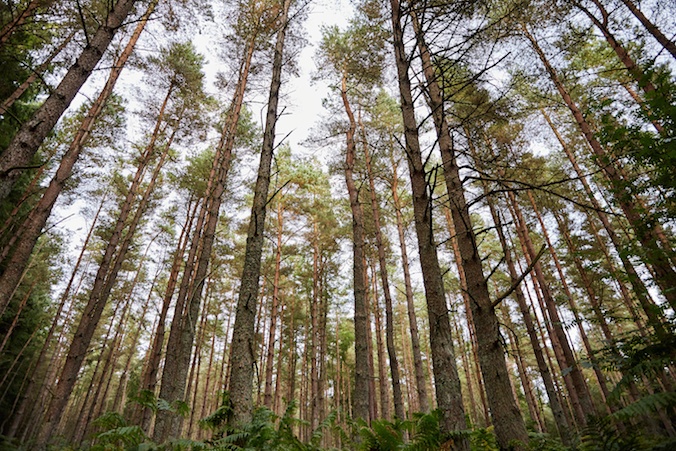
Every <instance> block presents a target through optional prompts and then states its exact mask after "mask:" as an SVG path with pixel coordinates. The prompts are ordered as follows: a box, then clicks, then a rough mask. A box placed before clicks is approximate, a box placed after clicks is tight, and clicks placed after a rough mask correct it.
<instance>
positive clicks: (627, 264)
mask: <svg viewBox="0 0 676 451" xmlns="http://www.w3.org/2000/svg"><path fill="white" fill-rule="evenodd" d="M541 113H542V115H543V116H544V118H545V120H546V121H547V124H549V126H550V128H551V129H552V131H553V132H554V135H555V136H556V138H557V140H558V141H559V144H561V148H562V149H563V151H564V152H565V154H566V156H567V157H568V160H569V161H570V164H571V165H572V166H573V169H574V170H575V173H576V174H577V177H578V179H579V180H580V183H582V186H583V188H584V191H585V193H586V194H587V197H588V198H589V201H590V202H591V204H592V206H593V207H594V211H595V212H596V214H597V216H598V218H599V220H600V221H601V223H602V224H603V227H604V229H605V230H606V233H607V234H608V237H609V238H610V241H611V243H612V244H613V247H614V248H615V250H616V251H617V254H618V255H619V257H620V261H621V262H622V266H623V268H624V270H625V272H626V274H627V278H628V279H629V283H630V284H631V286H632V288H633V292H634V295H635V296H636V298H637V300H638V302H639V304H640V305H641V308H642V309H643V311H644V313H645V314H646V316H647V318H648V321H649V323H650V325H651V327H653V329H654V330H655V333H656V334H657V336H658V337H659V338H660V339H662V340H666V339H667V337H668V333H667V331H666V329H665V327H664V324H663V320H662V313H661V310H660V309H659V308H658V307H657V306H656V305H655V304H654V302H652V300H651V299H650V294H649V293H648V289H647V288H646V286H645V284H644V283H643V281H642V280H641V278H640V277H639V275H638V273H637V272H636V269H635V268H634V265H633V263H632V262H631V261H630V260H629V258H628V257H627V255H626V252H624V248H625V245H624V244H623V243H622V241H621V239H620V237H619V236H618V234H617V232H616V231H615V227H613V225H612V224H611V222H610V219H609V218H608V215H607V214H606V213H605V210H604V209H603V208H601V205H600V204H599V202H598V201H597V200H596V197H595V196H594V192H593V191H592V189H591V187H590V186H589V183H588V182H587V177H586V176H585V174H584V172H583V171H582V168H580V165H579V164H578V163H577V159H576V158H575V155H574V154H573V153H572V151H571V150H570V148H569V147H568V145H567V144H566V142H565V141H564V139H563V137H562V136H561V134H560V133H559V131H558V129H557V128H556V126H555V125H554V123H553V122H552V120H551V118H550V117H549V115H548V114H547V112H546V111H544V110H541ZM630 310H631V308H630Z"/></svg>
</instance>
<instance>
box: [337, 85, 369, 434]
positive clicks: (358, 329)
mask: <svg viewBox="0 0 676 451" xmlns="http://www.w3.org/2000/svg"><path fill="white" fill-rule="evenodd" d="M341 86H342V89H341V93H340V94H341V98H342V100H343V106H344V108H345V113H346V114H347V117H348V119H349V124H350V125H349V128H348V130H347V132H346V140H347V151H346V154H345V182H346V184H347V192H348V195H349V198H350V209H351V211H352V275H353V287H354V288H353V291H354V337H355V340H354V352H355V376H354V384H355V385H354V396H353V397H352V400H353V403H354V404H353V405H352V415H353V418H354V419H359V418H361V419H362V420H365V421H369V419H370V409H369V406H370V402H369V398H370V395H369V392H370V389H369V383H370V381H369V375H368V367H369V363H368V360H369V358H368V328H369V324H368V320H367V318H368V313H367V311H366V303H367V302H366V279H365V272H366V270H365V268H364V259H365V257H364V212H363V210H362V206H361V204H360V203H359V193H358V191H357V186H356V184H355V182H354V175H353V173H354V162H355V157H356V151H357V146H356V143H355V131H356V128H357V122H356V120H355V118H354V113H353V112H352V107H351V106H350V102H349V100H348V97H347V76H346V75H345V74H343V78H342V85H341Z"/></svg>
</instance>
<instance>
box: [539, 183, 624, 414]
mask: <svg viewBox="0 0 676 451" xmlns="http://www.w3.org/2000/svg"><path fill="white" fill-rule="evenodd" d="M528 200H530V204H531V206H532V207H533V211H534V212H535V216H536V217H537V219H538V222H539V223H540V228H541V229H542V235H543V237H544V238H545V241H546V242H547V247H548V249H549V255H551V256H552V260H553V261H554V265H555V266H556V272H557V273H558V275H559V280H560V281H561V285H562V287H563V291H564V293H565V295H566V297H567V298H568V303H569V308H570V311H571V312H572V313H573V317H574V318H575V324H576V325H577V330H578V332H579V334H580V338H581V339H582V344H583V345H584V348H585V351H586V352H587V358H588V359H589V361H590V362H591V364H592V367H593V369H594V374H595V375H596V380H597V381H598V383H599V387H600V388H601V397H602V398H603V405H604V407H606V408H607V409H608V408H610V407H609V405H608V398H609V396H610V391H609V390H608V384H607V381H606V376H605V375H604V374H603V372H602V371H601V365H600V364H599V361H598V359H597V358H596V356H595V354H594V350H593V349H592V347H591V343H590V342H589V337H588V336H587V331H585V329H584V324H583V320H582V317H581V316H580V310H579V308H578V306H577V302H576V301H575V298H574V297H573V293H572V292H571V291H570V287H569V286H568V282H567V281H566V276H565V274H564V273H563V268H562V267H561V262H560V261H559V257H558V255H557V253H556V250H555V249H554V246H553V245H552V242H551V240H550V238H549V232H548V231H547V227H546V226H545V222H544V220H543V218H542V215H541V214H540V209H539V208H538V206H537V204H536V203H535V198H534V197H533V193H532V192H530V191H528ZM585 288H587V290H589V289H590V286H589V285H588V286H586V287H585ZM590 302H593V299H591V298H590ZM607 413H608V414H610V413H612V412H611V411H610V410H609V411H608V412H607Z"/></svg>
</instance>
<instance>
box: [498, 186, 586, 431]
mask: <svg viewBox="0 0 676 451" xmlns="http://www.w3.org/2000/svg"><path fill="white" fill-rule="evenodd" d="M508 195H509V198H510V200H511V206H512V209H513V212H514V214H515V217H514V220H515V222H516V224H517V229H518V230H520V233H519V237H520V239H521V240H522V242H523V245H524V248H525V250H526V252H527V254H528V256H529V259H530V262H531V264H533V271H534V273H535V277H536V278H537V282H538V285H539V286H540V291H541V293H542V297H543V301H544V307H545V309H546V311H547V313H548V315H549V318H550V321H551V327H552V331H553V336H555V337H556V341H557V343H558V345H559V347H560V350H561V354H562V355H561V358H562V362H560V363H563V364H564V366H563V367H562V368H561V371H562V372H563V373H564V374H568V375H569V376H570V380H571V383H572V387H570V388H571V390H569V393H570V395H571V398H572V399H573V400H575V399H577V400H579V403H575V402H574V405H575V407H576V408H575V412H576V420H577V422H578V424H579V425H581V426H584V425H586V424H587V416H588V415H593V414H594V412H595V408H594V404H593V403H592V400H591V396H590V394H589V389H588V387H587V384H586V381H585V379H584V376H583V374H582V371H581V369H580V367H579V365H578V363H577V362H576V359H575V356H574V354H573V350H572V348H571V347H570V342H569V341H568V337H567V335H566V332H565V329H564V328H563V323H562V321H561V318H560V316H559V312H558V310H557V307H556V302H555V301H554V297H553V296H552V294H551V290H550V289H549V284H548V283H547V281H546V279H545V275H544V271H543V270H542V266H541V265H540V262H537V261H535V257H536V252H535V248H534V246H533V242H532V241H531V239H530V236H529V234H528V229H527V226H526V223H525V221H524V218H523V215H522V214H521V209H520V208H519V205H518V204H517V202H516V196H515V195H514V193H513V192H509V193H508Z"/></svg>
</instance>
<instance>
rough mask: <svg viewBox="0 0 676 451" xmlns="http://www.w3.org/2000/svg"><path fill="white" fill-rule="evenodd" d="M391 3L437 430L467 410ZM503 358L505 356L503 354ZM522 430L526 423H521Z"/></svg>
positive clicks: (445, 429)
mask: <svg viewBox="0 0 676 451" xmlns="http://www.w3.org/2000/svg"><path fill="white" fill-rule="evenodd" d="M390 5H391V7H392V31H393V33H392V35H393V46H394V54H395V61H396V66H397V75H398V84H399V93H400V98H401V110H402V116H403V121H404V130H405V131H404V137H405V141H406V149H405V151H406V155H407V161H408V167H409V174H410V177H411V189H412V194H413V211H414V217H415V228H416V234H417V236H418V251H419V253H420V264H421V266H422V273H423V282H424V285H425V294H426V297H427V311H428V318H429V323H430V324H429V325H430V348H431V352H432V361H433V364H434V384H435V387H436V398H437V405H438V407H439V409H440V410H441V422H440V425H439V426H440V429H441V432H442V434H448V433H451V432H453V431H457V430H464V429H465V428H466V427H467V423H466V421H465V410H464V408H463V405H462V393H461V392H460V379H459V378H458V370H457V368H456V366H455V355H454V351H453V339H452V335H451V325H450V321H449V318H448V306H447V305H446V296H445V294H444V281H443V275H442V273H441V268H440V266H439V258H438V256H437V248H436V243H435V240H434V234H433V232H432V230H433V228H432V201H431V199H430V197H429V194H428V186H427V180H426V172H425V167H424V165H423V161H422V152H421V149H420V143H419V141H418V124H417V122H416V118H415V109H414V103H413V96H412V93H411V81H410V79H409V76H408V68H409V64H410V62H409V61H408V57H407V52H406V49H405V47H404V32H403V30H402V27H401V20H402V17H401V14H402V11H401V9H400V5H399V1H398V0H390ZM503 361H504V359H503ZM524 431H525V428H524ZM454 447H455V448H456V449H458V450H466V449H469V443H468V441H467V439H466V438H459V439H458V440H457V442H456V443H455V444H454Z"/></svg>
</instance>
